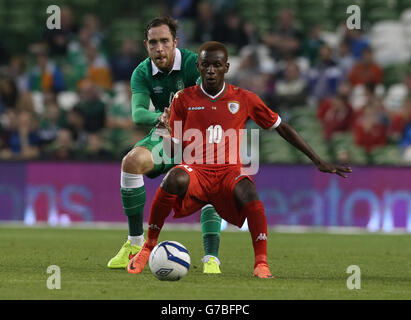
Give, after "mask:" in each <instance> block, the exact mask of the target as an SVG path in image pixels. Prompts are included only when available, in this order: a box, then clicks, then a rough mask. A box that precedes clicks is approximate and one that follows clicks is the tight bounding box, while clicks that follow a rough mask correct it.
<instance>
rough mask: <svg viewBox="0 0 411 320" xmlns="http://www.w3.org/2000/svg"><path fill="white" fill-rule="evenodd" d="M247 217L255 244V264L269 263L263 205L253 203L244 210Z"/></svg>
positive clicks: (258, 202)
mask: <svg viewBox="0 0 411 320" xmlns="http://www.w3.org/2000/svg"><path fill="white" fill-rule="evenodd" d="M242 213H243V214H244V215H245V216H246V217H247V221H248V229H249V231H250V234H251V240H252V242H253V248H254V257H255V264H254V267H255V266H256V265H257V264H259V263H267V219H266V217H265V211H264V206H263V203H262V202H261V201H260V200H256V201H251V202H250V203H248V204H247V205H246V206H245V207H244V208H243V210H242Z"/></svg>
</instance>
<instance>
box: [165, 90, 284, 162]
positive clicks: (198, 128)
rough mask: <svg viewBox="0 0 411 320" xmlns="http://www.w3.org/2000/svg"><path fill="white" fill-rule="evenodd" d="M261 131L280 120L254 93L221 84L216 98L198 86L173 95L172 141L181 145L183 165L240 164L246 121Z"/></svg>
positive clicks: (171, 113) (171, 114)
mask: <svg viewBox="0 0 411 320" xmlns="http://www.w3.org/2000/svg"><path fill="white" fill-rule="evenodd" d="M249 118H251V119H253V120H254V121H255V122H256V123H257V124H258V125H259V126H260V127H262V128H264V129H269V128H276V127H277V126H278V125H279V124H280V122H281V119H280V117H279V115H278V114H277V113H275V112H273V111H272V110H271V109H269V108H268V107H267V106H266V105H265V104H264V102H263V101H261V99H260V98H259V97H258V96H257V95H256V94H254V93H252V92H250V91H247V90H244V89H241V88H239V87H236V86H233V85H230V84H228V83H225V84H224V87H223V88H222V90H221V91H220V92H219V93H218V94H217V95H216V96H210V95H209V94H207V93H206V92H205V91H204V89H203V88H202V85H201V84H200V85H197V86H193V87H189V88H186V89H184V90H181V91H179V92H177V93H176V94H175V96H174V99H173V101H172V103H171V107H170V121H169V123H170V126H171V128H172V133H171V135H172V137H173V139H174V141H178V142H179V143H181V142H182V162H183V163H184V164H190V165H192V164H195V165H204V164H206V165H210V164H213V165H215V166H221V165H223V166H226V165H240V164H241V162H240V150H239V148H240V142H241V137H242V134H243V132H244V128H245V124H246V122H247V120H248V119H249Z"/></svg>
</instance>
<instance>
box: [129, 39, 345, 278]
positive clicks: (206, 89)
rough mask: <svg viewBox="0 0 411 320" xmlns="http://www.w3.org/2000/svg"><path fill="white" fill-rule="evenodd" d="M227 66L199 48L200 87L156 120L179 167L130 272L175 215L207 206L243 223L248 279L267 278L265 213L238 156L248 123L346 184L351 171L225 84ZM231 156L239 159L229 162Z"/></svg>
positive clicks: (159, 196)
mask: <svg viewBox="0 0 411 320" xmlns="http://www.w3.org/2000/svg"><path fill="white" fill-rule="evenodd" d="M227 60H228V55H227V50H226V48H225V46H224V45H223V44H221V43H219V42H214V41H211V42H207V43H205V44H203V45H202V46H201V47H200V49H199V56H198V65H197V67H198V70H199V71H200V74H201V79H202V83H201V84H200V85H197V86H193V87H189V88H186V89H184V90H182V91H179V92H178V93H177V94H176V95H175V97H174V100H173V102H172V104H171V107H170V110H171V111H170V110H166V111H165V112H164V116H163V117H162V118H161V121H162V125H163V127H165V128H167V129H168V130H167V132H170V136H169V137H168V139H169V141H170V143H172V144H177V145H178V144H179V145H181V146H182V150H183V159H182V160H183V161H182V164H180V165H178V166H176V167H174V168H173V169H171V170H170V171H169V172H168V174H167V175H166V177H165V178H164V180H163V182H162V183H161V185H160V187H159V188H158V189H157V192H156V194H155V197H154V201H153V202H152V206H151V211H150V217H149V230H148V237H147V240H146V242H145V244H144V246H143V249H142V250H141V251H140V252H139V253H138V255H137V256H135V257H134V258H133V259H132V260H131V261H130V263H129V265H128V266H127V270H128V272H130V273H140V272H142V271H143V269H144V267H145V265H146V264H147V262H148V258H149V255H150V252H151V250H152V249H153V248H154V246H155V245H156V243H157V239H158V236H159V233H160V231H161V228H162V227H163V224H164V221H165V219H166V217H167V216H168V215H169V214H170V212H171V210H172V209H174V217H175V218H179V217H184V216H187V215H190V214H193V213H194V212H196V211H197V210H199V209H201V207H202V206H204V204H207V203H211V204H212V205H213V206H214V207H215V208H216V210H217V211H218V212H219V214H220V215H221V217H222V218H223V219H225V220H226V221H228V222H230V223H232V224H234V225H237V226H239V227H241V226H242V224H243V223H244V221H245V219H247V222H248V227H249V231H250V233H251V240H252V244H253V248H254V256H255V261H254V273H253V274H254V276H256V277H259V278H272V275H271V272H270V270H269V267H268V262H267V221H266V217H265V212H264V207H263V204H262V202H261V201H260V200H259V198H258V194H257V191H256V188H255V185H254V183H253V180H252V178H251V177H250V176H248V175H247V174H245V173H244V171H242V169H241V162H240V157H239V155H238V153H239V152H238V146H239V142H240V139H241V129H243V128H244V127H245V123H246V121H247V120H248V119H249V118H251V119H253V120H254V121H255V122H256V123H257V124H258V125H259V126H261V127H262V128H264V129H272V130H274V129H275V130H276V131H277V132H278V133H279V134H280V135H281V136H282V137H283V138H284V139H285V140H287V141H288V142H289V143H291V144H292V145H293V146H295V147H296V148H298V149H299V150H300V151H302V152H303V153H304V154H306V155H307V156H308V157H309V158H310V159H311V160H312V162H313V163H314V164H315V165H316V167H317V168H318V169H319V170H320V171H322V172H328V173H335V174H338V175H339V176H341V177H344V178H346V173H350V172H351V168H349V167H343V166H336V165H332V164H329V163H327V162H325V161H323V160H322V159H321V158H320V157H319V156H318V155H317V154H316V153H315V152H314V151H313V150H312V149H311V148H310V146H309V145H308V144H307V143H306V142H305V141H304V140H303V139H302V138H301V136H300V135H299V134H298V133H297V132H296V131H295V130H294V129H293V128H292V127H291V126H290V125H289V124H287V123H285V122H284V121H281V118H280V117H279V115H278V114H277V113H275V112H273V111H272V110H270V109H269V108H268V107H267V106H266V105H265V104H264V103H263V102H262V101H261V99H260V98H259V97H258V96H257V95H255V94H254V93H252V92H249V91H247V90H243V89H241V88H238V87H235V86H232V85H230V84H228V83H226V82H225V81H224V77H225V74H226V73H227V72H228V69H229V63H228V62H227ZM169 114H170V115H169ZM168 118H169V121H168V123H167V120H168ZM178 128H181V130H178ZM179 131H180V132H179ZM197 133H200V135H201V139H199V138H198V134H197ZM166 138H167V137H166V136H165V139H166ZM230 139H235V140H236V145H237V148H233V147H232V146H233V145H232V144H227V141H229V140H230ZM171 141H172V142H171ZM187 149H188V151H189V152H185V151H186V150H187ZM233 149H235V150H234V151H233ZM193 152H194V155H193ZM233 153H236V154H234V157H233ZM221 154H223V157H221ZM219 155H220V156H219ZM233 159H235V160H234V161H233Z"/></svg>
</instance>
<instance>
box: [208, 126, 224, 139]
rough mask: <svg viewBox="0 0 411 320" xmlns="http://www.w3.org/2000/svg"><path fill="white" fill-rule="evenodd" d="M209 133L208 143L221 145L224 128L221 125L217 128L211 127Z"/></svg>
mask: <svg viewBox="0 0 411 320" xmlns="http://www.w3.org/2000/svg"><path fill="white" fill-rule="evenodd" d="M207 131H208V143H219V142H220V141H221V138H222V137H223V128H221V126H220V125H219V124H217V125H215V126H209V127H208V128H207Z"/></svg>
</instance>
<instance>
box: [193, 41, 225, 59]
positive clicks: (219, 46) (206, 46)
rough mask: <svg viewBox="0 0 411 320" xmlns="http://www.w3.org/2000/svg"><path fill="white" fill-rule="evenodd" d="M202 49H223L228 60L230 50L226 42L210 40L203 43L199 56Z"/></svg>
mask: <svg viewBox="0 0 411 320" xmlns="http://www.w3.org/2000/svg"><path fill="white" fill-rule="evenodd" d="M202 51H209V52H210V51H222V52H224V55H225V57H226V60H228V52H227V48H226V46H225V45H224V44H222V43H221V42H218V41H208V42H206V43H203V44H202V45H201V47H200V49H198V56H200V54H201V52H202Z"/></svg>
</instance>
